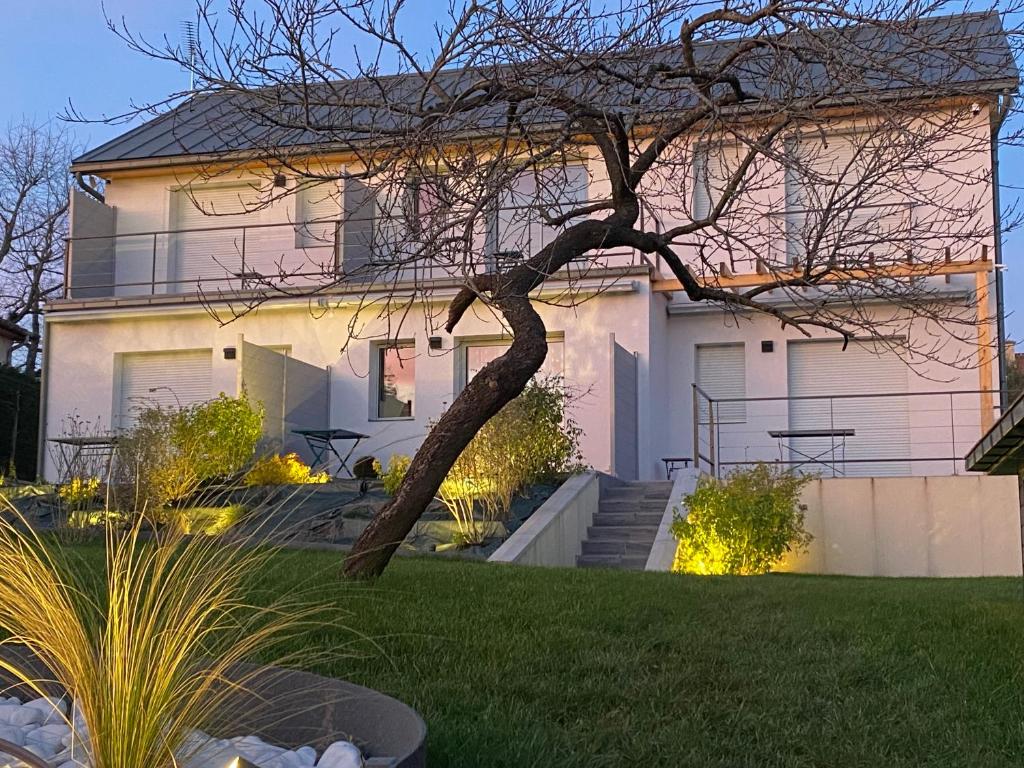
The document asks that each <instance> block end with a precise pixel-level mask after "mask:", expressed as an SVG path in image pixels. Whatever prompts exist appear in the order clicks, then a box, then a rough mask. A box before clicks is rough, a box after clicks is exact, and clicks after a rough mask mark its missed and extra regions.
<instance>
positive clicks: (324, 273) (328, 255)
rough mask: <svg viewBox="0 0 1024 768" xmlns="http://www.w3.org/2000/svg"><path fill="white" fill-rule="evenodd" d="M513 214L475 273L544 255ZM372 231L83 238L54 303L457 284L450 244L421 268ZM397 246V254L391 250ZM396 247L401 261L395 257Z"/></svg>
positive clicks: (334, 226)
mask: <svg viewBox="0 0 1024 768" xmlns="http://www.w3.org/2000/svg"><path fill="white" fill-rule="evenodd" d="M529 216H530V212H529V211H525V212H524V211H522V210H521V209H515V210H513V211H511V215H509V216H507V217H505V218H504V219H499V220H498V221H497V222H495V225H494V226H493V227H492V228H491V231H490V232H483V231H481V232H480V233H479V235H478V236H477V237H475V238H474V247H477V248H479V252H480V253H482V254H484V256H485V258H483V259H482V260H481V263H480V265H479V269H480V271H485V270H489V269H494V268H495V267H498V268H501V267H502V266H504V267H506V268H507V267H508V266H510V265H511V264H514V263H515V262H516V261H517V260H520V259H522V258H525V257H526V256H528V255H529V254H531V253H535V252H536V251H537V250H539V249H540V248H543V247H544V246H545V245H547V243H548V242H550V241H551V239H552V238H553V237H554V236H555V234H556V231H555V230H553V229H552V228H550V227H545V226H543V225H542V224H540V223H539V222H538V221H537V220H535V219H533V220H531V219H530V218H529ZM389 228H390V229H392V230H394V229H395V227H394V226H393V225H392V226H388V225H385V226H381V227H379V228H378V229H377V230H376V231H374V232H372V233H371V234H370V235H367V233H366V231H365V229H363V230H360V231H354V230H355V229H356V228H355V227H353V228H352V229H351V230H350V231H349V232H348V233H346V232H345V226H344V224H343V222H342V221H341V220H331V221H317V222H304V223H294V222H279V223H264V224H245V225H233V226H210V227H201V228H194V229H164V230H154V231H149V232H131V233H109V234H89V235H85V236H75V235H74V233H73V234H72V237H70V238H69V239H68V250H67V257H66V265H65V282H64V297H65V298H68V299H89V298H111V297H120V296H127V297H132V296H159V295H187V294H199V293H203V294H207V295H209V294H218V293H236V292H246V291H258V290H272V289H274V288H287V289H293V290H294V289H302V288H310V289H315V288H317V287H323V286H325V285H329V284H333V283H336V282H337V281H338V280H339V279H341V278H342V277H344V276H346V275H347V276H349V277H353V278H354V279H361V280H364V281H365V280H373V279H382V280H385V281H386V282H387V283H388V284H389V285H392V284H393V283H394V282H395V278H396V277H399V278H400V279H405V280H410V281H412V280H415V281H423V280H431V279H437V280H440V279H446V278H447V279H452V278H458V277H461V276H463V272H464V269H465V267H464V259H463V258H462V257H461V254H460V253H456V249H457V248H459V247H462V245H461V243H455V242H453V243H452V245H451V246H450V247H449V248H448V250H450V251H451V253H446V252H445V246H441V247H439V248H437V249H435V251H434V253H432V254H430V257H429V258H428V257H427V255H426V254H423V253H417V252H416V249H417V247H419V246H418V244H417V242H416V239H415V237H411V236H410V235H409V234H408V232H405V233H402V234H400V235H399V234H392V233H391V232H389ZM396 244H398V245H396ZM399 247H401V248H402V249H403V250H404V251H406V252H404V253H401V252H397V248H399ZM640 266H644V267H651V264H650V262H649V261H648V260H647V259H646V257H644V256H643V255H641V254H639V253H637V252H635V251H633V250H632V249H625V250H617V251H611V250H610V251H606V252H601V253H600V254H598V255H597V256H596V257H595V258H594V259H592V260H590V261H588V262H587V264H586V265H583V264H581V265H574V270H577V271H578V272H579V274H585V273H586V272H587V271H589V270H590V269H593V268H594V267H606V268H617V267H640Z"/></svg>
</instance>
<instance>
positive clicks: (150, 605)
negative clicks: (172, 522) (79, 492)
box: [0, 509, 322, 768]
mask: <svg viewBox="0 0 1024 768" xmlns="http://www.w3.org/2000/svg"><path fill="white" fill-rule="evenodd" d="M10 512H11V514H12V516H14V517H15V519H16V520H17V519H18V518H17V512H16V511H14V510H13V509H11V510H10ZM20 522H22V523H23V522H24V521H20ZM140 532H141V525H140V524H139V523H136V524H135V525H134V526H132V527H130V528H129V529H128V530H127V531H125V532H123V533H119V532H117V531H116V530H115V529H114V528H113V527H108V528H107V530H106V570H105V575H104V577H103V578H102V579H96V578H94V572H93V570H92V569H90V568H89V567H86V565H85V564H83V563H82V562H77V561H76V555H75V554H74V553H72V552H70V551H66V550H63V549H61V548H60V547H59V545H57V544H56V543H55V541H54V540H53V539H50V538H48V539H45V540H44V539H42V538H40V537H39V536H38V535H36V534H35V533H33V532H32V531H31V530H30V529H28V527H27V526H22V525H18V524H17V523H16V522H10V521H7V520H5V519H0V632H2V634H3V636H4V637H6V638H9V640H6V641H4V642H3V643H2V644H0V648H2V647H3V646H6V645H8V644H11V643H16V644H19V645H21V646H26V647H27V648H28V650H29V651H30V652H31V653H32V654H33V655H34V656H35V658H36V659H38V661H39V662H40V663H41V664H42V665H43V666H44V667H45V669H46V670H47V672H48V674H49V676H51V677H52V679H53V681H54V682H56V683H57V684H59V685H60V686H61V687H63V688H64V689H66V690H67V692H68V693H69V694H70V695H71V696H72V697H73V698H74V700H75V701H76V702H77V707H78V710H79V714H80V717H81V718H82V719H84V721H85V724H86V726H87V729H88V733H89V739H88V743H87V744H85V745H83V747H84V749H85V750H86V755H84V756H83V757H85V758H87V760H88V763H89V764H90V765H91V766H93V768H140V766H154V767H157V766H172V765H177V764H179V763H178V760H177V759H176V758H175V756H174V752H175V750H176V749H177V748H178V747H179V746H180V745H181V743H182V740H183V738H184V737H185V736H186V734H187V733H188V732H189V731H190V730H191V729H195V728H198V729H208V728H210V727H211V726H214V725H215V724H216V723H218V722H221V720H222V719H224V718H228V719H230V717H231V716H232V713H231V711H230V708H229V706H228V704H227V702H228V697H229V695H230V693H231V691H232V690H233V688H232V687H231V686H230V685H226V682H227V679H228V673H229V672H231V675H232V680H233V681H234V682H235V683H237V684H240V685H242V686H245V685H246V684H247V683H248V681H250V680H251V679H252V678H251V677H242V678H239V677H238V674H239V673H238V670H237V668H234V669H233V667H234V665H236V664H237V663H238V662H240V661H244V660H247V659H251V658H252V657H253V656H255V655H257V654H266V653H268V652H270V651H271V649H272V646H274V647H276V645H275V644H276V643H277V642H280V641H285V640H289V639H292V640H294V637H295V636H296V635H297V634H298V633H299V632H301V631H306V630H308V627H309V626H310V625H311V623H312V621H313V619H314V618H316V617H317V616H320V612H321V610H322V609H321V608H320V607H313V606H303V605H301V604H300V603H298V602H296V601H295V600H294V599H287V601H285V600H278V602H274V603H272V604H270V605H267V606H266V607H259V606H258V605H257V604H256V603H257V602H258V601H254V600H253V597H254V595H255V593H254V592H253V589H254V587H255V585H256V579H258V577H259V574H260V573H261V571H262V570H263V567H264V566H265V564H266V561H267V559H268V558H269V557H270V556H271V555H272V552H271V550H269V549H267V548H266V547H251V546H245V545H243V544H239V545H238V546H231V545H229V544H227V543H225V542H224V541H223V540H221V539H219V538H217V537H191V538H188V537H184V536H182V535H181V534H180V533H177V532H175V531H173V530H172V531H165V532H162V533H161V534H160V535H158V536H156V537H155V538H153V539H152V540H142V539H140ZM321 618H322V617H321ZM319 623H320V624H322V621H321V622H319ZM15 659H16V656H15V655H13V654H4V655H3V656H0V669H2V670H4V671H5V672H6V673H7V674H9V675H11V676H13V677H14V678H15V679H17V680H18V681H19V682H20V683H22V684H23V685H25V686H27V687H28V688H30V689H32V690H33V691H34V692H35V693H36V694H38V695H44V693H45V691H44V689H43V686H42V684H41V682H40V680H39V677H38V674H37V672H36V671H33V670H32V669H29V668H27V667H26V666H25V665H24V664H23V663H21V662H18V661H16V660H15ZM83 762H84V761H83Z"/></svg>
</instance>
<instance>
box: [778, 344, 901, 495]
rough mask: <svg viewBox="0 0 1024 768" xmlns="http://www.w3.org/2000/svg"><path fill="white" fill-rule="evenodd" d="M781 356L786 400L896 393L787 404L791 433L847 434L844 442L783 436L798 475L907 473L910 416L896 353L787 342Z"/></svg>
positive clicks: (829, 438)
mask: <svg viewBox="0 0 1024 768" xmlns="http://www.w3.org/2000/svg"><path fill="white" fill-rule="evenodd" d="M788 355H789V394H790V396H792V397H804V396H808V395H867V394H885V393H893V394H894V395H896V396H893V397H865V398H859V397H854V398H834V399H832V400H829V399H827V398H822V399H812V400H791V401H790V403H789V429H790V431H791V432H797V431H819V432H822V431H824V432H830V431H835V430H852V431H853V434H852V435H849V436H845V437H844V436H826V437H790V438H784V441H785V442H786V443H787V444H788V445H789V447H790V460H791V461H794V462H801V463H802V465H798V469H800V470H801V471H806V472H809V471H816V472H822V473H825V474H829V475H831V474H832V473H833V472H835V474H836V475H837V476H839V475H852V476H865V475H906V474H910V463H909V462H908V461H907V458H909V456H910V417H909V413H908V402H907V398H906V397H905V396H901V395H904V393H906V391H907V367H906V365H905V364H904V362H903V361H902V360H901V359H900V358H899V357H898V356H897V355H896V354H894V353H892V352H882V353H881V354H878V353H876V352H875V350H873V349H871V348H867V347H862V346H858V345H856V344H852V343H851V344H850V345H849V346H848V347H847V348H846V350H845V351H844V350H843V345H842V342H838V341H836V342H833V341H825V342H818V341H809V342H791V343H790V344H789V345H788ZM833 457H834V459H835V460H833ZM843 459H845V460H846V461H847V462H848V463H844V462H843ZM804 462H805V463H804Z"/></svg>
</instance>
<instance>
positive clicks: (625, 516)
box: [593, 511, 664, 527]
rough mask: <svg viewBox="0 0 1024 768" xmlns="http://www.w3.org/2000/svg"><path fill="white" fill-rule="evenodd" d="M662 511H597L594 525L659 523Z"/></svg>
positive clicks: (654, 524) (656, 524)
mask: <svg viewBox="0 0 1024 768" xmlns="http://www.w3.org/2000/svg"><path fill="white" fill-rule="evenodd" d="M663 514H664V513H663V512H604V511H602V512H598V513H597V514H596V515H594V521H593V525H594V526H605V525H641V526H646V525H653V526H655V527H657V526H658V525H660V524H661V518H662V516H663Z"/></svg>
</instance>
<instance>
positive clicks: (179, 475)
mask: <svg viewBox="0 0 1024 768" xmlns="http://www.w3.org/2000/svg"><path fill="white" fill-rule="evenodd" d="M262 424H263V408H262V406H259V405H255V406H254V405H252V404H251V403H250V402H249V400H248V399H247V398H246V397H245V396H244V395H243V396H242V397H237V398H235V397H228V396H227V395H225V394H223V393H222V394H221V395H220V396H219V397H217V398H216V399H214V400H211V401H210V402H208V403H202V404H200V405H196V406H192V407H189V408H182V409H180V410H179V409H171V408H160V407H153V408H146V409H144V410H142V411H141V412H140V413H139V414H138V418H137V420H136V422H135V426H134V427H132V429H131V430H129V431H128V433H127V434H125V435H124V436H123V437H122V438H121V440H120V442H119V443H118V461H117V485H118V498H117V501H118V505H119V506H120V507H122V508H128V509H137V510H139V511H146V510H150V511H153V510H159V509H160V508H162V507H164V506H166V505H167V504H172V503H175V502H178V501H181V500H182V499H186V498H188V497H189V496H191V495H192V494H194V493H195V492H196V491H197V490H198V489H199V488H200V486H201V485H202V484H203V483H206V482H208V481H210V480H213V479H216V478H228V477H231V476H232V475H235V474H237V473H238V472H239V470H241V469H242V468H243V467H244V466H245V465H246V464H247V463H248V462H249V461H251V460H252V457H253V454H254V453H255V451H256V443H257V441H258V440H259V437H260V434H261V430H262Z"/></svg>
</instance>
